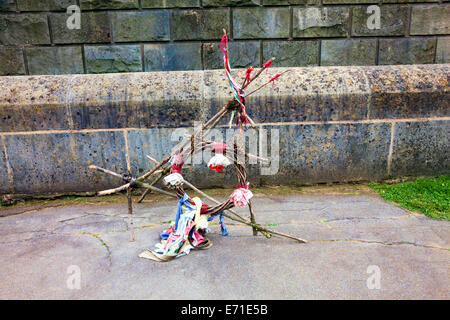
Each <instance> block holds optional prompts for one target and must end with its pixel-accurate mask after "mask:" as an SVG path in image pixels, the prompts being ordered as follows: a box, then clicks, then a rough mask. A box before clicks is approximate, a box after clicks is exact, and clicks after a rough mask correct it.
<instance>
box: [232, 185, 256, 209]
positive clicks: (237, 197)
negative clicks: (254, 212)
mask: <svg viewBox="0 0 450 320" xmlns="http://www.w3.org/2000/svg"><path fill="white" fill-rule="evenodd" d="M248 186H249V183H248V182H247V185H245V186H239V187H238V188H237V189H236V190H234V191H233V193H232V194H231V196H230V199H231V201H233V203H234V205H235V206H236V207H240V208H242V207H245V206H246V205H247V204H248V201H249V200H250V199H251V198H252V197H253V193H252V192H251V191H250V189H249V188H248Z"/></svg>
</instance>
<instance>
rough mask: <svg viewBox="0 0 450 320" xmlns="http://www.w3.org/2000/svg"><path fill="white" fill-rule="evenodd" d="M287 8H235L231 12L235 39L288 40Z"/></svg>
mask: <svg viewBox="0 0 450 320" xmlns="http://www.w3.org/2000/svg"><path fill="white" fill-rule="evenodd" d="M289 16H290V14H289V8H272V7H271V8H236V9H234V10H233V36H234V38H235V39H254V38H288V37H289Z"/></svg>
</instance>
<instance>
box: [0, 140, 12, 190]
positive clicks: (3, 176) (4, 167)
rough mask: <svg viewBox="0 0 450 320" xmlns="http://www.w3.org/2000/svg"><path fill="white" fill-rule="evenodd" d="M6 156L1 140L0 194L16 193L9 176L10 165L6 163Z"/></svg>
mask: <svg viewBox="0 0 450 320" xmlns="http://www.w3.org/2000/svg"><path fill="white" fill-rule="evenodd" d="M6 161H7V158H6V154H5V148H4V145H3V139H0V181H2V183H1V184H0V194H2V193H3V194H4V193H14V189H13V185H12V184H11V182H10V178H9V176H8V166H9V164H8V163H7V162H6Z"/></svg>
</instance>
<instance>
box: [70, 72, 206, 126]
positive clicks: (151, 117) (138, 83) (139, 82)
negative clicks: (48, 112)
mask: <svg viewBox="0 0 450 320" xmlns="http://www.w3.org/2000/svg"><path fill="white" fill-rule="evenodd" d="M132 75H133V76H132V77H127V76H119V77H118V75H116V74H98V75H96V77H93V78H85V77H78V78H75V79H72V81H71V82H70V85H71V92H76V93H77V94H76V96H75V97H73V96H71V99H70V110H71V116H72V117H71V123H73V128H74V129H105V128H150V127H161V126H164V127H185V126H191V125H192V124H193V122H194V120H199V121H200V120H204V119H203V118H202V75H201V72H198V71H197V72H195V71H192V72H190V73H183V76H182V77H180V76H178V74H177V73H173V74H172V75H170V74H168V73H167V72H146V73H144V72H141V73H133V74H132ZM99 83H100V84H101V85H99ZM92 88H96V89H95V95H93V94H92V92H93V89H92ZM66 94H69V95H70V92H67V93H66ZM66 101H67V100H66Z"/></svg>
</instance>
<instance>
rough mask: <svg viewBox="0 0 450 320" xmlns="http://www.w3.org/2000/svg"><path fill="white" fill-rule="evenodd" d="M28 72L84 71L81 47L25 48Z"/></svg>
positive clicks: (60, 72) (71, 72) (74, 72)
mask: <svg viewBox="0 0 450 320" xmlns="http://www.w3.org/2000/svg"><path fill="white" fill-rule="evenodd" d="M25 52H26V55H27V61H28V70H29V72H30V74H35V75H38V74H80V73H84V68H83V55H82V53H81V47H72V46H68V47H39V48H38V47H35V48H25Z"/></svg>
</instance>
